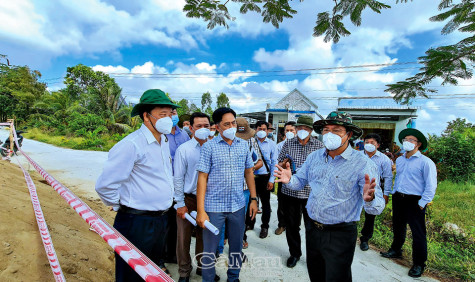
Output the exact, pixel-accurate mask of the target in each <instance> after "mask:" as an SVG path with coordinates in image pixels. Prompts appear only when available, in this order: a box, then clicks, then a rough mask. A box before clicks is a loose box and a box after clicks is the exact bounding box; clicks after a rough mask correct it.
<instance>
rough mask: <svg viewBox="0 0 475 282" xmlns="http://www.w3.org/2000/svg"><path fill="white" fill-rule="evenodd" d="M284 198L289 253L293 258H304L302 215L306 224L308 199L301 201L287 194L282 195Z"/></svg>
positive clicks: (307, 219)
mask: <svg viewBox="0 0 475 282" xmlns="http://www.w3.org/2000/svg"><path fill="white" fill-rule="evenodd" d="M282 198H283V199H282V202H283V203H284V204H283V207H284V215H285V224H286V230H285V236H286V237H287V244H288V245H289V252H290V255H291V256H293V257H296V258H300V256H302V248H301V244H302V243H301V239H300V223H301V222H302V215H303V218H304V222H307V221H309V217H308V215H307V209H306V208H305V206H306V205H307V199H299V198H295V197H292V196H288V195H285V194H282Z"/></svg>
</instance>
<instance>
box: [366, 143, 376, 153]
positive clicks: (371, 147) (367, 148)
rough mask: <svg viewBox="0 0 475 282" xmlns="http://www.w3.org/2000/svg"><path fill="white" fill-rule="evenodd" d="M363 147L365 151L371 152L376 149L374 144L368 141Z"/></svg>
mask: <svg viewBox="0 0 475 282" xmlns="http://www.w3.org/2000/svg"><path fill="white" fill-rule="evenodd" d="M364 149H365V150H366V151H367V152H370V153H372V152H374V151H376V146H374V145H373V144H370V143H368V144H364Z"/></svg>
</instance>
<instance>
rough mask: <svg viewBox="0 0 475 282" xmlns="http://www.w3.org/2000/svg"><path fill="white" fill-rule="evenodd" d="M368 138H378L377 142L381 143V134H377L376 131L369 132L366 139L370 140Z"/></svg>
mask: <svg viewBox="0 0 475 282" xmlns="http://www.w3.org/2000/svg"><path fill="white" fill-rule="evenodd" d="M368 139H374V140H376V142H377V143H378V144H379V145H381V136H379V134H376V133H368V134H366V136H365V137H364V140H365V141H366V140H368Z"/></svg>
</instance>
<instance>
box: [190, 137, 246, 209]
mask: <svg viewBox="0 0 475 282" xmlns="http://www.w3.org/2000/svg"><path fill="white" fill-rule="evenodd" d="M253 165H254V164H253V162H252V156H251V152H250V151H249V144H248V142H247V141H246V140H242V139H241V138H238V137H236V138H234V140H233V142H232V143H231V145H229V144H228V143H226V141H224V140H223V138H222V137H221V135H218V136H216V137H215V138H213V139H212V140H209V141H208V142H206V143H205V144H204V145H203V147H202V148H201V156H200V163H199V164H198V168H197V170H198V171H201V172H204V173H207V174H208V185H207V188H206V194H205V211H206V212H235V211H238V210H240V209H241V208H243V207H244V205H245V203H246V202H245V199H244V191H243V187H244V171H245V169H247V168H251V167H253Z"/></svg>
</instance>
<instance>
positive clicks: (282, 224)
mask: <svg viewBox="0 0 475 282" xmlns="http://www.w3.org/2000/svg"><path fill="white" fill-rule="evenodd" d="M284 205H285V203H283V197H282V183H281V182H279V183H277V220H278V222H279V223H278V226H279V227H285V218H284Z"/></svg>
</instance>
